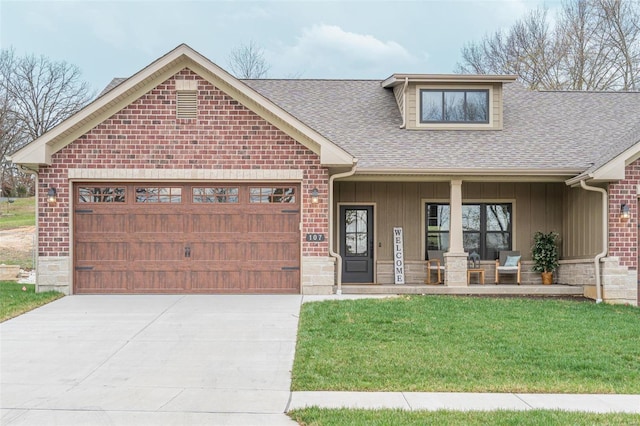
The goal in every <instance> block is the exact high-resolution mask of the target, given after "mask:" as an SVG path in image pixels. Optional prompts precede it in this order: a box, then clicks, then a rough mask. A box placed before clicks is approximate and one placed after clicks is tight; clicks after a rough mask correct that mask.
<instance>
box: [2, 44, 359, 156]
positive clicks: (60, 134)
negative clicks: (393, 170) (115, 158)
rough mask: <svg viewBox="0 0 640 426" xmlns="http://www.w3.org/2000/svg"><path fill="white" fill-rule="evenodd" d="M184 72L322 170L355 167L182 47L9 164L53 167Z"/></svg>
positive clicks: (301, 125)
mask: <svg viewBox="0 0 640 426" xmlns="http://www.w3.org/2000/svg"><path fill="white" fill-rule="evenodd" d="M184 68H189V69H190V70H192V71H193V72H195V73H196V74H198V75H199V76H200V77H202V78H204V79H206V80H208V81H209V82H211V83H212V84H213V85H215V86H216V87H218V88H219V89H220V90H222V91H223V92H225V93H226V94H228V95H229V96H231V97H232V98H234V99H235V100H237V101H238V102H239V103H240V104H242V105H244V106H245V107H247V108H248V109H250V110H252V111H253V112H255V113H256V114H258V115H259V116H261V117H262V118H263V119H265V120H266V121H267V122H269V123H271V124H273V125H274V126H276V127H277V128H279V129H280V130H282V131H283V132H285V133H286V134H288V135H289V136H291V137H292V138H294V139H295V140H297V141H298V142H300V143H301V144H303V145H305V146H306V147H307V148H309V149H310V150H312V151H313V152H315V153H316V154H318V155H319V156H320V162H321V164H322V165H323V166H351V165H352V164H353V162H354V160H355V159H354V158H353V157H352V156H351V155H350V154H349V153H347V152H346V151H345V150H344V149H342V148H340V147H339V146H337V145H335V144H334V143H333V142H331V141H330V140H328V139H327V138H325V137H324V136H322V135H320V134H319V133H318V132H316V131H315V130H313V129H312V128H311V127H309V126H307V125H306V124H305V123H303V122H301V121H300V120H298V119H297V118H295V117H294V116H292V115H291V114H290V113H288V112H287V111H285V110H284V109H282V108H280V107H279V106H277V105H275V104H274V103H272V102H271V101H270V100H269V99H267V98H266V97H264V96H263V95H261V94H259V93H258V92H256V91H255V90H253V89H251V88H250V87H248V86H247V85H245V84H244V83H242V82H241V81H239V80H238V79H236V78H235V77H233V76H232V75H231V74H229V73H227V72H226V71H225V70H223V69H222V68H220V67H219V66H217V65H215V64H214V63H213V62H211V61H209V60H208V59H207V58H205V57H204V56H202V55H201V54H199V53H198V52H196V51H195V50H193V49H191V48H190V47H189V46H187V45H186V44H181V45H180V46H178V47H177V48H175V49H174V50H172V51H171V52H169V53H167V54H166V55H164V56H162V57H161V58H159V59H157V60H156V61H155V62H153V63H152V64H150V65H149V66H147V67H146V68H144V69H142V70H141V71H139V72H138V73H136V74H134V75H133V76H132V77H130V78H128V79H126V80H124V81H122V82H120V84H118V85H116V86H115V87H114V88H113V89H111V90H109V91H105V92H103V93H102V94H101V96H99V97H98V98H97V99H95V100H94V101H93V102H91V103H90V104H89V105H87V106H86V107H85V108H83V109H82V110H81V111H79V112H78V113H76V114H74V115H73V116H71V117H69V118H68V119H67V120H65V121H63V122H62V123H60V124H59V125H57V126H56V127H54V128H53V129H51V130H50V131H49V132H47V133H45V134H44V135H42V136H40V137H39V138H38V139H36V140H34V141H32V142H31V143H29V144H28V145H26V146H25V147H23V148H22V149H20V150H18V151H17V152H16V153H14V154H13V156H12V158H11V159H12V161H13V162H14V163H16V164H22V165H25V166H27V167H34V168H37V167H39V166H40V165H47V164H51V156H52V155H53V154H54V153H56V152H57V151H59V150H60V149H62V148H64V147H65V146H67V145H68V144H70V143H72V142H73V141H74V140H76V139H77V138H79V137H80V136H82V135H83V134H85V133H87V132H88V131H89V130H91V129H92V128H93V127H95V126H96V125H97V124H99V123H101V122H102V121H104V120H106V119H107V118H108V117H110V116H111V115H113V114H114V113H116V112H117V111H119V110H121V109H122V108H124V107H126V106H127V105H129V104H131V103H133V102H134V101H135V100H136V99H138V98H140V97H141V96H142V95H144V94H145V93H148V92H149V91H150V90H152V89H153V88H154V87H156V86H157V85H158V84H160V83H162V82H163V81H165V80H167V79H168V78H170V77H171V76H173V75H175V74H177V73H178V72H180V71H181V70H182V69H184Z"/></svg>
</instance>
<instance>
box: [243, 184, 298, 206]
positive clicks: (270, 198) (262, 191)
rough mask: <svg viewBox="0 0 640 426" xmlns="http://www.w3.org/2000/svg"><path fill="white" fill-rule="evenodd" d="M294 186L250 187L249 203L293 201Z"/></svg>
mask: <svg viewBox="0 0 640 426" xmlns="http://www.w3.org/2000/svg"><path fill="white" fill-rule="evenodd" d="M295 192H296V189H295V188H288V187H285V188H251V189H250V190H249V202H251V203H295V202H296V195H295Z"/></svg>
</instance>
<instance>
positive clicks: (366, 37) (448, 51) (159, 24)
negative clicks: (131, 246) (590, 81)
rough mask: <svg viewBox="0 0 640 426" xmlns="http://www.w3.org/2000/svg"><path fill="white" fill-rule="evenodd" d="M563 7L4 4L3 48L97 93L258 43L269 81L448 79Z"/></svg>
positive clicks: (355, 1) (359, 2)
mask: <svg viewBox="0 0 640 426" xmlns="http://www.w3.org/2000/svg"><path fill="white" fill-rule="evenodd" d="M559 3H560V0H546V1H541V0H540V1H539V0H489V1H487V0H468V1H462V0H438V1H435V0H423V1H365V0H351V1H322V2H318V1H303V0H295V1H293V0H292V1H274V0H263V1H240V0H237V1H217V0H200V1H178V0H171V1H168V0H155V1H138V0H118V1H70V0H66V1H39V2H38V1H30V0H19V1H17V0H0V44H1V46H2V48H10V47H12V48H13V49H15V51H16V53H17V54H19V55H24V54H36V55H40V54H43V55H46V56H48V57H49V58H51V59H54V60H64V61H67V62H70V63H72V64H75V65H77V66H79V67H80V69H81V71H82V76H83V78H84V79H86V80H87V81H88V82H89V83H90V84H91V85H92V86H93V87H94V89H96V90H99V89H102V88H103V87H104V86H105V85H106V84H107V83H108V82H109V81H110V80H111V78H112V77H128V76H130V75H132V74H133V73H135V72H137V71H139V70H140V69H141V68H143V67H145V66H146V65H148V64H149V63H150V62H152V61H153V60H155V59H157V58H158V57H160V56H162V55H163V54H165V53H166V52H168V51H170V50H171V49H173V48H174V47H176V46H177V45H179V44H180V43H187V44H188V45H190V46H191V47H192V48H194V49H196V50H197V51H199V52H200V53H202V54H203V55H204V56H206V57H208V58H209V59H211V60H212V61H213V62H215V63H217V64H218V65H220V66H222V67H223V68H227V69H228V68H229V67H228V58H229V54H230V52H231V51H232V50H234V49H236V48H238V47H239V46H240V45H243V44H247V43H249V42H250V41H254V42H255V43H256V44H258V45H259V46H260V47H261V48H263V49H264V53H265V58H266V60H267V62H268V63H269V64H270V65H271V69H270V70H269V73H268V77H271V78H292V77H295V78H327V79H333V78H363V79H380V80H382V79H384V78H386V77H388V76H389V75H391V74H393V73H451V72H453V71H454V69H455V66H456V63H457V62H458V61H459V60H460V50H461V48H462V47H463V46H464V44H465V43H467V42H470V41H477V40H480V39H481V38H482V36H483V35H485V34H487V33H493V32H495V31H499V30H501V29H505V28H508V27H510V26H511V25H512V24H513V23H514V21H515V20H517V19H518V18H520V17H522V16H523V15H524V14H525V13H526V12H527V10H530V9H533V8H535V7H537V6H541V5H546V6H547V7H548V8H549V9H551V10H552V11H553V10H554V9H555V8H557V7H558V6H559Z"/></svg>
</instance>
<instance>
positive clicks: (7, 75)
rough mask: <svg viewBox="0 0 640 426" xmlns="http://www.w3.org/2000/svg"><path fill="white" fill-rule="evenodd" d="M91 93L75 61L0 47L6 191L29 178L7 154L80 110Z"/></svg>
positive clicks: (1, 149)
mask: <svg viewBox="0 0 640 426" xmlns="http://www.w3.org/2000/svg"><path fill="white" fill-rule="evenodd" d="M92 96H93V94H92V93H90V90H89V85H88V83H86V82H83V81H81V80H80V70H79V69H78V67H76V66H75V65H71V64H68V63H66V62H53V61H51V60H49V59H48V58H47V57H45V56H40V57H36V56H32V55H31V56H24V57H16V55H15V53H14V51H13V50H11V49H3V50H2V51H0V129H1V130H2V133H1V134H0V155H2V157H1V160H0V161H1V166H2V172H1V177H2V189H3V192H7V190H9V189H12V190H15V189H16V182H18V181H22V182H25V181H28V180H25V179H24V176H21V175H20V171H19V170H17V169H16V167H15V166H14V165H12V164H11V162H10V161H8V159H7V156H8V155H10V154H11V153H12V152H14V151H16V150H18V149H19V148H21V147H22V146H24V145H25V144H27V143H28V142H30V141H32V140H34V139H37V138H38V137H40V136H41V135H43V134H44V133H46V132H47V131H49V130H51V129H52V128H53V127H54V126H56V125H57V124H59V123H60V122H61V121H63V120H64V119H66V118H67V117H69V116H70V115H72V114H74V113H75V112H77V111H79V110H80V109H81V108H82V107H84V106H85V105H86V104H87V103H88V102H89V100H90V99H91V97H92Z"/></svg>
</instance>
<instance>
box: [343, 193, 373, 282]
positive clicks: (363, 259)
mask: <svg viewBox="0 0 640 426" xmlns="http://www.w3.org/2000/svg"><path fill="white" fill-rule="evenodd" d="M340 255H341V256H342V281H343V282H345V283H372V282H373V206H340Z"/></svg>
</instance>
